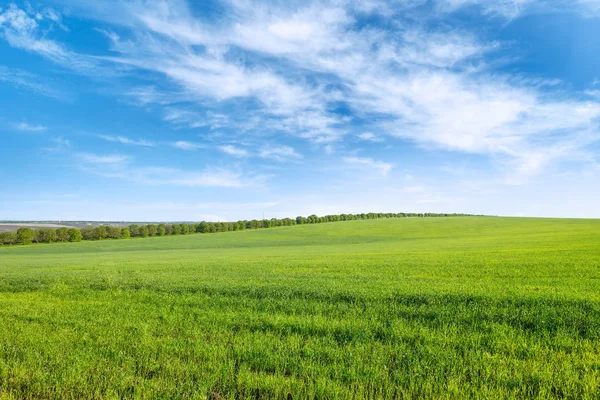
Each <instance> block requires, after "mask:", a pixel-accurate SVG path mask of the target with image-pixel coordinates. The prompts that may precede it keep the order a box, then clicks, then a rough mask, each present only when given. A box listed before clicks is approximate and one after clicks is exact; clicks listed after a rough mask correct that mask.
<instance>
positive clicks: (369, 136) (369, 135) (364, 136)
mask: <svg viewBox="0 0 600 400" xmlns="http://www.w3.org/2000/svg"><path fill="white" fill-rule="evenodd" d="M357 136H358V138H359V139H360V140H364V141H367V142H383V138H382V137H381V136H379V135H376V134H374V133H373V132H363V133H359V134H358V135H357Z"/></svg>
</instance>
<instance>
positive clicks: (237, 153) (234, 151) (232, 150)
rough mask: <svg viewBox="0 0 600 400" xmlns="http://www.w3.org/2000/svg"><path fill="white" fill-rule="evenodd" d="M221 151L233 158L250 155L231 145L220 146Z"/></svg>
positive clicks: (244, 150) (246, 151)
mask: <svg viewBox="0 0 600 400" xmlns="http://www.w3.org/2000/svg"><path fill="white" fill-rule="evenodd" d="M219 150H221V151H222V152H223V153H226V154H229V155H230V156H233V157H247V156H248V155H249V153H248V150H246V149H242V148H240V147H236V146H232V145H230V144H228V145H224V146H219Z"/></svg>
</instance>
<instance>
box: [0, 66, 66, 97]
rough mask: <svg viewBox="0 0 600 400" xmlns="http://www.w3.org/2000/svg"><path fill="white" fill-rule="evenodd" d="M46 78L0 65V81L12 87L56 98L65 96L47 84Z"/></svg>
mask: <svg viewBox="0 0 600 400" xmlns="http://www.w3.org/2000/svg"><path fill="white" fill-rule="evenodd" d="M45 81H46V79H42V78H40V77H39V76H36V75H33V74H30V73H28V72H25V71H21V70H15V69H10V68H7V67H5V66H2V65H0V82H5V83H7V84H9V85H12V86H14V87H19V88H24V89H27V90H31V91H33V92H35V93H38V94H41V95H43V96H47V97H53V98H56V99H63V98H64V97H66V96H65V95H64V94H63V93H61V92H60V91H58V90H56V89H55V88H53V87H51V86H49V85H48V84H47V83H46V82H45Z"/></svg>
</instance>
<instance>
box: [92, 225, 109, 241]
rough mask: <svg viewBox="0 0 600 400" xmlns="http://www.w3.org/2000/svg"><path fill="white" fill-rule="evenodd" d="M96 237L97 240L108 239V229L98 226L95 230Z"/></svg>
mask: <svg viewBox="0 0 600 400" xmlns="http://www.w3.org/2000/svg"><path fill="white" fill-rule="evenodd" d="M94 235H95V236H96V237H95V239H96V240H102V239H106V227H105V226H97V227H96V228H94Z"/></svg>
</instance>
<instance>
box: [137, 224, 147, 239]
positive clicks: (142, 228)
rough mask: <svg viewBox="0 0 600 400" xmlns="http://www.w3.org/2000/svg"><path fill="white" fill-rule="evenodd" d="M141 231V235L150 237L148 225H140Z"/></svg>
mask: <svg viewBox="0 0 600 400" xmlns="http://www.w3.org/2000/svg"><path fill="white" fill-rule="evenodd" d="M139 232H140V236H141V237H148V227H147V226H140V229H139Z"/></svg>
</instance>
